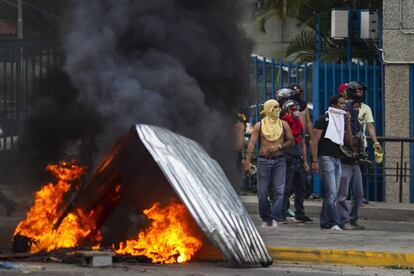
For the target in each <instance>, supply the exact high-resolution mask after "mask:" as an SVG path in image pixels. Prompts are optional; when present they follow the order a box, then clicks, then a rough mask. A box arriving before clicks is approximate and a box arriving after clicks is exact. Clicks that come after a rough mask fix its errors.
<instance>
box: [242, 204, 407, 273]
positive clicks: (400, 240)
mask: <svg viewBox="0 0 414 276" xmlns="http://www.w3.org/2000/svg"><path fill="white" fill-rule="evenodd" d="M241 199H242V201H243V203H244V205H245V206H246V208H247V210H248V211H249V213H250V214H251V217H252V219H253V221H254V222H255V224H256V225H257V227H258V230H259V232H260V233H261V235H262V237H263V239H264V241H265V243H266V245H267V246H268V249H269V252H270V253H271V255H272V257H273V258H274V260H275V262H278V261H279V262H280V261H284V262H295V263H300V262H311V263H334V264H352V265H361V266H403V267H414V204H411V205H410V204H405V205H399V204H386V203H370V204H369V205H366V206H364V207H362V208H361V223H362V224H363V225H364V226H366V227H367V229H366V230H362V231H361V230H353V231H332V230H323V231H322V230H321V229H320V227H319V211H320V208H321V204H322V202H321V201H319V200H318V201H315V200H312V201H306V202H305V212H306V213H307V215H310V216H311V217H312V218H314V222H313V223H309V224H308V223H307V224H301V223H295V222H293V220H288V224H280V225H279V227H278V228H262V227H260V226H259V225H260V224H261V220H260V217H259V215H258V207H257V197H256V196H241Z"/></svg>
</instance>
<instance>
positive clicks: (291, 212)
mask: <svg viewBox="0 0 414 276" xmlns="http://www.w3.org/2000/svg"><path fill="white" fill-rule="evenodd" d="M286 217H287V218H294V217H295V212H293V211H292V209H290V208H289V209H288V210H287V212H286Z"/></svg>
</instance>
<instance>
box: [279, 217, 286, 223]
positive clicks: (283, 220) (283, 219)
mask: <svg viewBox="0 0 414 276" xmlns="http://www.w3.org/2000/svg"><path fill="white" fill-rule="evenodd" d="M279 223H282V224H288V221H287V219H286V218H282V219H281V220H280V221H279Z"/></svg>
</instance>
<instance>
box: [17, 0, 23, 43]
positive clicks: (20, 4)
mask: <svg viewBox="0 0 414 276" xmlns="http://www.w3.org/2000/svg"><path fill="white" fill-rule="evenodd" d="M17 38H18V39H23V0H17Z"/></svg>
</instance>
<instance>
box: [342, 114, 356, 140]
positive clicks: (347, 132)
mask: <svg viewBox="0 0 414 276" xmlns="http://www.w3.org/2000/svg"><path fill="white" fill-rule="evenodd" d="M353 139H354V137H353V136H352V126H351V114H349V112H347V113H346V114H345V137H344V142H345V144H346V145H348V146H350V145H352V144H353Z"/></svg>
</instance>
